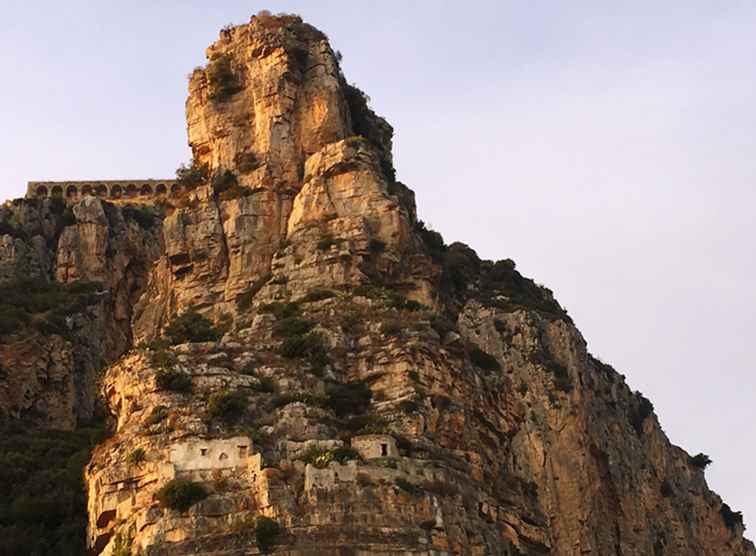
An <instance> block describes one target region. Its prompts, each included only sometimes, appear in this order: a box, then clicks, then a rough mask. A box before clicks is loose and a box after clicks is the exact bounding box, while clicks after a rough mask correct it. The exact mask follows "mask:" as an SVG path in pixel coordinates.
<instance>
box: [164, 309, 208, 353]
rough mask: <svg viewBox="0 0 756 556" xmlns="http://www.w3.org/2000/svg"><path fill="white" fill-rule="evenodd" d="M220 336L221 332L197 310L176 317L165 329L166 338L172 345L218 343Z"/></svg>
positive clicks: (190, 310)
mask: <svg viewBox="0 0 756 556" xmlns="http://www.w3.org/2000/svg"><path fill="white" fill-rule="evenodd" d="M220 336H221V334H220V332H218V330H217V329H216V328H215V327H214V326H213V323H212V322H211V321H210V320H208V319H207V318H205V317H204V316H202V315H201V314H199V313H198V312H197V311H196V310H195V309H189V310H187V311H185V312H184V313H182V314H181V315H180V316H177V317H174V318H173V320H171V322H170V324H169V325H168V327H167V328H166V329H165V337H166V338H167V339H168V341H169V342H171V344H172V345H176V344H183V343H187V342H217V341H218V340H219V339H220Z"/></svg>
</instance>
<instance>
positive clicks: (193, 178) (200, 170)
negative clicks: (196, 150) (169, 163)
mask: <svg viewBox="0 0 756 556" xmlns="http://www.w3.org/2000/svg"><path fill="white" fill-rule="evenodd" d="M209 174H210V170H209V169H208V167H207V164H199V163H198V162H196V161H194V160H192V162H191V163H190V164H189V165H188V166H187V165H186V164H182V165H181V166H179V167H178V168H177V169H176V184H177V185H178V186H179V187H181V188H182V189H194V188H195V187H197V186H200V185H202V184H203V183H206V182H207V180H208V178H209Z"/></svg>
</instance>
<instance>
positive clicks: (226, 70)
mask: <svg viewBox="0 0 756 556" xmlns="http://www.w3.org/2000/svg"><path fill="white" fill-rule="evenodd" d="M205 75H206V76H207V84H208V96H209V97H210V99H211V100H214V101H216V102H225V101H227V100H228V99H229V98H231V97H232V96H233V95H235V94H236V93H238V92H239V91H241V90H242V86H241V83H240V82H239V79H238V77H237V76H236V74H235V73H234V70H233V67H232V65H231V58H229V57H228V56H225V55H224V56H219V57H217V58H216V59H215V60H212V61H210V62H209V63H208V64H207V69H205Z"/></svg>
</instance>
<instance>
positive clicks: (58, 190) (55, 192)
mask: <svg viewBox="0 0 756 556" xmlns="http://www.w3.org/2000/svg"><path fill="white" fill-rule="evenodd" d="M52 196H53V197H62V196H63V188H62V187H61V186H59V185H56V186H55V187H53V188H52Z"/></svg>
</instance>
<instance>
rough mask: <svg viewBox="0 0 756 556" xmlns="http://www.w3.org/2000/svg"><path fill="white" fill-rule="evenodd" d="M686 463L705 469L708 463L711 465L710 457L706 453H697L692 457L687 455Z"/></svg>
mask: <svg viewBox="0 0 756 556" xmlns="http://www.w3.org/2000/svg"><path fill="white" fill-rule="evenodd" d="M688 463H690V464H691V465H692V466H694V467H698V468H699V469H706V468H707V467H708V466H709V465H711V458H710V457H709V456H707V455H706V454H703V453H699V454H696V455H695V456H692V457H690V456H689V458H688Z"/></svg>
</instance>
